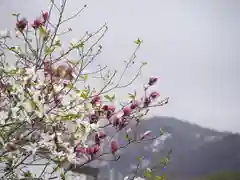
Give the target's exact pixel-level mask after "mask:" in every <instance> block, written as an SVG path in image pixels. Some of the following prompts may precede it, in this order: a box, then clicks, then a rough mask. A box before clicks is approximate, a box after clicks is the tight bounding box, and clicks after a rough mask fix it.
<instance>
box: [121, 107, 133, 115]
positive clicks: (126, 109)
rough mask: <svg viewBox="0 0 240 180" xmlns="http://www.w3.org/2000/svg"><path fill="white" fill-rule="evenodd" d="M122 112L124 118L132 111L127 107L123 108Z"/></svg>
mask: <svg viewBox="0 0 240 180" xmlns="http://www.w3.org/2000/svg"><path fill="white" fill-rule="evenodd" d="M122 110H123V115H124V116H129V115H130V114H131V112H132V109H131V108H130V107H129V106H125V107H124V108H123V109H122Z"/></svg>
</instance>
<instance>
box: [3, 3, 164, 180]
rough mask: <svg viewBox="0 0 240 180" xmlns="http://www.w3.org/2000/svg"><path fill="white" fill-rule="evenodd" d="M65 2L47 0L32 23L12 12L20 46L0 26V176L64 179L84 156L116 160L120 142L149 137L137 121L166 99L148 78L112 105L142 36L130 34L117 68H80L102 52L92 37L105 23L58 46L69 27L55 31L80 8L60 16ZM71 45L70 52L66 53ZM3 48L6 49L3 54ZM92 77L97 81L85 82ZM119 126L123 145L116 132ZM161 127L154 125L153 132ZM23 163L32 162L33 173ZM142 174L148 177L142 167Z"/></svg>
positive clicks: (82, 168)
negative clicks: (131, 43) (131, 41)
mask: <svg viewBox="0 0 240 180" xmlns="http://www.w3.org/2000/svg"><path fill="white" fill-rule="evenodd" d="M66 2H67V0H62V1H61V4H60V5H59V4H56V3H55V2H54V1H53V0H51V5H50V8H49V10H48V11H44V12H42V13H40V15H39V17H38V18H36V19H35V20H34V21H33V22H29V20H28V19H26V18H24V17H22V16H21V14H13V16H14V17H16V22H15V23H16V29H15V31H16V32H17V33H18V35H17V36H16V39H17V40H22V42H23V43H24V45H23V46H13V45H10V44H11V43H9V40H10V39H12V38H13V36H12V34H11V33H9V31H2V32H1V37H0V57H1V59H0V99H1V100H0V113H1V118H0V141H1V142H0V144H1V145H0V148H1V151H0V153H1V161H0V162H1V169H0V171H1V173H0V175H1V179H21V178H24V177H40V178H42V179H59V178H61V179H65V175H66V174H67V173H68V172H69V171H78V172H82V173H87V171H88V169H87V168H88V166H87V165H88V164H89V163H90V162H92V161H94V160H97V159H104V158H105V157H106V156H109V157H111V160H112V161H117V160H118V159H119V158H121V156H120V155H119V152H120V151H121V149H123V148H127V147H128V146H129V145H131V144H133V143H140V142H142V141H149V140H153V139H155V138H157V137H155V136H153V135H152V134H151V132H150V131H146V132H145V133H143V134H138V133H137V127H138V126H139V124H141V120H142V119H143V118H144V117H145V116H146V115H147V114H148V113H149V111H150V109H151V108H154V107H161V106H163V105H165V104H167V103H168V98H163V99H160V97H159V96H160V95H159V93H158V92H155V91H151V87H152V86H154V85H155V84H156V83H157V81H158V78H157V77H149V80H148V82H146V84H145V85H144V87H143V92H144V93H143V94H141V93H139V92H138V91H137V90H136V91H134V92H130V93H129V94H127V97H128V98H126V100H125V102H121V103H119V104H116V103H117V101H116V99H117V97H118V96H117V95H116V94H114V91H115V90H116V89H121V88H126V87H128V86H131V85H132V83H133V82H134V81H135V80H136V79H137V78H138V77H139V75H140V73H141V70H142V68H143V67H144V65H146V63H141V64H140V65H139V71H138V72H137V73H136V74H135V75H133V77H132V78H129V81H127V82H125V83H124V82H122V81H123V77H124V75H125V74H126V72H127V71H129V70H130V69H131V67H132V66H136V65H137V64H138V63H137V62H136V53H137V51H138V49H139V48H140V46H141V44H142V41H141V40H140V39H137V40H136V41H135V45H136V49H135V50H134V52H133V54H132V55H131V57H130V58H129V59H128V60H127V61H125V67H124V68H123V71H122V72H120V73H117V71H115V70H111V69H108V67H107V66H103V65H97V66H96V67H95V69H94V70H92V71H91V72H89V71H86V70H87V69H88V67H89V66H90V65H92V64H93V63H94V62H95V61H96V60H97V57H98V56H99V54H101V52H102V45H101V44H100V41H101V39H102V38H103V37H104V35H105V33H106V32H107V29H108V27H107V25H106V24H104V25H103V26H102V27H100V28H99V29H98V30H97V31H96V32H92V33H89V32H86V33H85V34H84V35H83V36H82V37H81V38H80V39H79V40H78V41H77V42H75V43H70V45H69V46H68V47H67V48H65V49H64V48H63V46H62V42H61V37H62V36H64V35H65V34H67V33H68V32H69V31H72V29H71V28H69V29H68V30H67V31H64V32H60V27H61V26H62V25H63V24H64V23H66V22H68V21H70V20H71V19H73V18H75V17H77V16H78V15H79V14H80V13H81V12H82V11H83V10H84V9H85V8H86V7H87V6H86V5H85V6H84V7H83V8H82V9H80V10H79V11H78V12H77V13H76V14H73V15H72V16H71V17H67V18H65V17H64V11H65V8H66ZM53 10H57V11H58V13H59V16H58V19H57V21H56V22H54V21H53V20H52V18H51V13H52V11H53ZM64 47H66V46H64ZM73 52H74V53H77V54H78V58H77V59H76V60H69V56H70V55H71V53H73ZM9 53H11V54H13V55H14V56H13V57H14V58H13V59H11V61H9V59H8V56H9V57H11V56H10V55H11V54H9ZM96 77H97V78H98V79H99V82H101V83H102V87H94V84H91V79H92V78H96ZM140 88H141V87H140ZM108 127H112V128H114V129H115V133H114V135H112V134H111V135H110V134H107V133H106V132H105V129H106V128H108ZM120 131H122V132H125V136H126V142H125V143H124V144H123V143H120V142H118V139H117V134H118V132H120ZM162 134H163V132H162V131H160V132H159V136H161V135H162ZM108 159H109V158H108ZM164 163H165V164H164V165H166V162H164ZM31 167H37V172H36V171H33V170H31ZM35 169H36V168H35ZM145 175H146V176H147V177H146V178H148V177H149V178H151V179H152V178H153V176H152V175H151V173H150V172H149V170H148V171H147V172H146V173H145ZM154 178H157V179H160V178H163V177H160V176H158V177H154Z"/></svg>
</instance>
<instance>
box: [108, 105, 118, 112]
mask: <svg viewBox="0 0 240 180" xmlns="http://www.w3.org/2000/svg"><path fill="white" fill-rule="evenodd" d="M115 109H116V108H115V106H114V105H109V106H108V110H109V111H111V112H114V111H115Z"/></svg>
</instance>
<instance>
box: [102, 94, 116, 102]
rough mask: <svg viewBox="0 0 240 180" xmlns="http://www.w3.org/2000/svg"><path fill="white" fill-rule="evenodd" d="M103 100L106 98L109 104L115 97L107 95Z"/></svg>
mask: <svg viewBox="0 0 240 180" xmlns="http://www.w3.org/2000/svg"><path fill="white" fill-rule="evenodd" d="M104 98H106V99H107V100H109V101H110V102H112V101H114V99H115V95H113V96H112V97H111V96H109V95H105V96H104Z"/></svg>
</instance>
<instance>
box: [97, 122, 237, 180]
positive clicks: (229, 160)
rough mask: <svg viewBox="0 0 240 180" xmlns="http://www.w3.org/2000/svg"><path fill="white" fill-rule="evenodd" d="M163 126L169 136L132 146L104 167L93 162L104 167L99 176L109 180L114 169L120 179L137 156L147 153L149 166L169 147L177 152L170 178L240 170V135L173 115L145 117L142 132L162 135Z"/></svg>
mask: <svg viewBox="0 0 240 180" xmlns="http://www.w3.org/2000/svg"><path fill="white" fill-rule="evenodd" d="M160 128H162V129H163V130H164V131H165V132H167V134H166V135H167V136H165V138H164V137H163V138H162V139H160V140H159V141H160V142H159V141H158V143H157V142H154V143H152V142H145V143H140V144H134V145H131V146H130V147H129V148H128V149H126V150H124V151H122V153H121V158H120V159H119V160H118V162H112V161H110V162H108V165H106V166H101V167H100V164H99V162H97V163H93V164H94V166H97V167H98V166H99V167H100V176H99V179H100V180H108V179H109V172H110V169H111V172H112V171H113V172H115V173H113V175H112V177H114V179H116V180H120V179H119V178H118V177H117V174H118V173H121V174H122V175H123V176H124V175H126V174H129V173H131V172H132V171H133V167H134V164H136V163H137V162H136V156H139V155H143V156H144V157H145V158H147V160H146V161H145V165H148V166H151V165H152V164H154V162H157V161H159V159H160V157H162V156H164V155H166V153H167V151H168V150H169V149H172V150H173V152H172V155H171V160H170V163H169V165H168V167H167V169H166V171H165V172H166V174H167V177H169V179H170V180H193V179H195V178H199V177H205V176H207V175H210V174H213V173H216V172H219V171H239V172H240V135H239V134H232V133H230V132H219V131H216V130H212V129H208V128H203V127H201V126H199V125H196V124H191V123H189V122H183V121H181V120H179V119H177V118H172V117H152V118H149V119H148V120H143V121H142V122H141V125H140V129H139V132H144V131H146V130H151V131H152V133H153V135H159V132H160ZM109 132H111V131H109ZM123 138H124V137H123V134H122V139H123ZM165 139H167V140H165ZM164 140H165V141H164ZM159 172H161V169H159Z"/></svg>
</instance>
